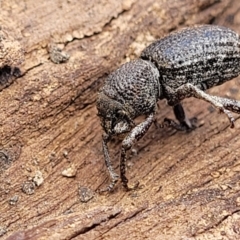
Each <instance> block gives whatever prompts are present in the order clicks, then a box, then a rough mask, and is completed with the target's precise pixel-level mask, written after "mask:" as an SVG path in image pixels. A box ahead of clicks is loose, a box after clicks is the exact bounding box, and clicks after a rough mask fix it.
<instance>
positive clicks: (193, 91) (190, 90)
mask: <svg viewBox="0 0 240 240" xmlns="http://www.w3.org/2000/svg"><path fill="white" fill-rule="evenodd" d="M186 97H196V98H199V99H203V100H205V101H207V102H209V103H211V104H212V105H213V106H214V107H216V108H217V109H219V111H220V112H223V113H225V114H226V115H227V117H228V120H229V122H230V127H231V128H233V127H234V118H233V116H232V114H231V113H230V111H229V110H228V108H230V107H228V108H227V107H226V106H224V103H223V100H220V99H221V98H219V97H215V96H211V95H209V94H207V93H205V92H204V91H202V90H201V89H199V88H198V87H196V86H194V85H192V84H190V83H187V84H184V85H182V86H181V87H179V88H177V89H176V90H175V91H174V96H173V99H174V98H175V99H174V100H175V101H176V100H177V99H178V101H180V100H182V99H184V98H186ZM169 104H170V105H171V104H172V103H171V99H170V100H169Z"/></svg>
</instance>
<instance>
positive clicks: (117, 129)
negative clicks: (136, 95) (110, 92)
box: [97, 92, 133, 135]
mask: <svg viewBox="0 0 240 240" xmlns="http://www.w3.org/2000/svg"><path fill="white" fill-rule="evenodd" d="M97 110H98V114H97V115H98V116H99V118H100V119H101V125H102V128H103V129H104V131H105V132H106V133H107V134H108V135H114V134H120V133H123V132H127V131H129V130H130V128H131V126H132V125H133V124H132V122H129V119H128V117H127V116H128V115H127V114H126V111H125V110H124V107H123V106H122V104H121V103H119V102H117V101H115V100H113V99H111V98H109V97H108V96H106V95H105V94H104V93H103V92H99V95H98V99H97Z"/></svg>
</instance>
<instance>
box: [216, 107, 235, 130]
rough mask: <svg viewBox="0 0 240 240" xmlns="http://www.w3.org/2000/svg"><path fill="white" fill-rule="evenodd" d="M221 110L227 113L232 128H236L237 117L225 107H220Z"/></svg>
mask: <svg viewBox="0 0 240 240" xmlns="http://www.w3.org/2000/svg"><path fill="white" fill-rule="evenodd" d="M219 111H220V112H222V113H225V114H226V115H227V117H228V120H229V122H230V128H234V122H235V118H234V117H233V116H232V113H231V112H230V111H229V110H227V109H225V108H220V109H219Z"/></svg>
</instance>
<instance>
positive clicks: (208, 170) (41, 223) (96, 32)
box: [0, 0, 240, 240]
mask: <svg viewBox="0 0 240 240" xmlns="http://www.w3.org/2000/svg"><path fill="white" fill-rule="evenodd" d="M0 5H1V6H0V7H1V12H0V26H1V27H2V29H3V30H4V31H7V32H8V33H9V36H8V39H9V40H10V42H11V41H12V48H11V49H13V50H14V49H15V50H14V51H13V52H9V54H10V55H9V56H12V59H13V63H9V62H4V63H3V61H4V60H2V59H1V63H0V67H2V66H4V64H10V65H11V66H12V65H14V64H16V65H19V64H21V65H19V67H20V68H21V71H22V75H21V76H20V77H19V78H17V79H16V80H15V81H14V82H13V83H12V84H11V85H10V86H9V87H7V88H5V89H3V91H2V92H0V99H1V101H0V109H1V115H0V133H1V134H0V136H1V146H0V148H1V149H0V174H1V175H0V182H1V185H0V212H1V214H0V235H1V236H2V239H144V238H149V239H189V240H190V239H191V240H192V239H199V240H200V239H201V240H202V239H238V238H239V236H240V193H239V190H240V164H239V153H240V151H239V147H240V137H239V132H240V122H239V120H237V121H236V126H235V129H233V130H232V129H230V128H229V127H228V125H229V123H228V120H227V118H226V117H225V116H224V115H219V114H218V113H217V112H216V111H213V109H212V108H211V107H209V104H207V103H205V102H202V101H200V100H196V99H188V100H186V101H184V104H185V108H186V110H187V112H188V115H189V116H197V117H198V119H199V121H200V122H203V123H204V124H203V126H201V127H200V128H198V129H196V130H195V131H193V132H190V133H180V132H175V131H173V130H169V129H155V128H154V126H152V127H151V129H150V131H149V132H148V134H147V135H146V136H145V137H144V139H142V140H141V141H139V142H138V143H137V144H136V146H135V147H134V149H135V151H133V152H132V154H130V156H129V159H130V161H129V164H128V170H127V175H128V177H129V180H130V182H132V183H133V182H136V181H137V180H139V181H140V183H141V185H142V188H141V189H138V190H136V191H132V192H125V191H124V189H122V187H121V185H120V184H119V185H118V186H117V188H116V190H115V192H114V193H112V194H109V195H99V194H97V193H96V190H98V189H99V188H101V187H104V186H106V185H107V184H108V182H109V179H108V173H107V171H106V168H105V165H104V160H103V155H102V151H101V127H100V124H99V120H98V118H97V116H96V108H95V99H96V94H97V90H98V89H99V87H100V86H101V84H102V83H103V81H104V77H105V76H106V75H107V74H108V73H109V72H110V71H112V70H113V69H115V68H116V67H117V66H118V65H119V64H120V63H123V62H125V61H127V60H129V59H131V58H136V57H137V56H138V55H139V53H140V51H141V50H142V49H143V48H144V47H145V46H146V45H147V44H149V43H150V42H151V41H153V40H154V39H155V38H158V37H160V36H162V35H163V34H165V33H167V32H169V31H170V30H173V29H175V28H179V27H181V26H186V25H190V24H195V23H209V22H211V23H214V24H221V25H225V26H229V27H231V28H233V29H235V30H236V31H238V32H239V33H240V11H239V10H240V2H239V1H238V0H224V1H218V0H200V1H195V0H182V1H175V0H168V1H165V0H159V1H156V0H146V1H136V0H122V1H114V0H99V1H92V0H88V1H83V0H81V1H61V0H59V1H57V0H56V1H33V0H32V1H31V0H27V1H13V0H10V1H5V2H0ZM19 44H20V45H21V46H22V49H20V50H19V46H20V45H19ZM4 47H6V46H4ZM55 47H58V48H60V49H63V50H64V51H65V52H66V54H64V56H67V54H69V55H70V58H69V60H68V61H66V62H64V63H62V64H55V63H54V62H53V61H55V60H56V58H57V60H56V62H58V60H59V58H58V57H59V55H57V54H58V52H57V51H54V49H55ZM21 50H24V55H23V56H22V55H21V54H23V53H22V51H21ZM15 53H17V55H19V56H20V57H19V58H21V57H24V59H25V61H24V62H23V63H21V62H22V60H21V61H19V62H18V61H17V59H18V58H17V59H16V60H15V58H14V56H15ZM11 54H12V55H11ZM55 54H56V55H55ZM61 56H62V55H61V54H60V58H61ZM0 57H1V55H0ZM50 58H52V60H51V59H50ZM9 59H10V58H9ZM60 60H61V59H60ZM1 64H2V65H1ZM239 81H240V80H239V79H235V80H233V81H231V82H229V83H226V84H225V85H223V86H220V87H217V88H214V89H211V90H210V93H211V94H216V95H219V96H227V97H231V98H236V99H240V92H239V90H238V89H239V88H240V82H239ZM159 107H160V108H159V112H158V115H157V118H158V121H159V122H161V120H162V119H163V118H164V117H165V116H168V117H172V115H173V114H172V110H171V108H170V107H168V106H166V104H165V103H164V101H162V102H160V103H159ZM236 117H238V116H236ZM119 144H120V142H119V141H113V142H112V143H111V145H110V150H111V151H110V153H111V156H112V157H113V159H114V161H115V164H116V167H117V165H118V153H119V147H120V145H119ZM136 153H137V154H136ZM63 173H64V174H63ZM68 174H70V175H71V176H74V177H66V176H63V175H68ZM37 185H39V186H37ZM23 190H24V191H23Z"/></svg>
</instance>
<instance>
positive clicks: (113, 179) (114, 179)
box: [100, 133, 119, 192]
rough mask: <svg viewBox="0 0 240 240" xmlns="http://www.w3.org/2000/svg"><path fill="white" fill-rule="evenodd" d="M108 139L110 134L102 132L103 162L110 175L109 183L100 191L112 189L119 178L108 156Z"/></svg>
mask: <svg viewBox="0 0 240 240" xmlns="http://www.w3.org/2000/svg"><path fill="white" fill-rule="evenodd" d="M109 140H110V136H109V135H108V134H105V133H104V134H103V136H102V146H103V154H104V159H105V164H106V166H107V169H108V172H109V174H110V177H111V183H110V184H109V186H108V187H107V188H106V189H103V190H100V192H106V191H112V190H113V188H114V186H115V185H116V183H117V181H118V179H119V175H117V174H116V173H115V172H114V170H113V166H112V163H111V160H110V157H109V151H108V146H107V143H108V142H109Z"/></svg>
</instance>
